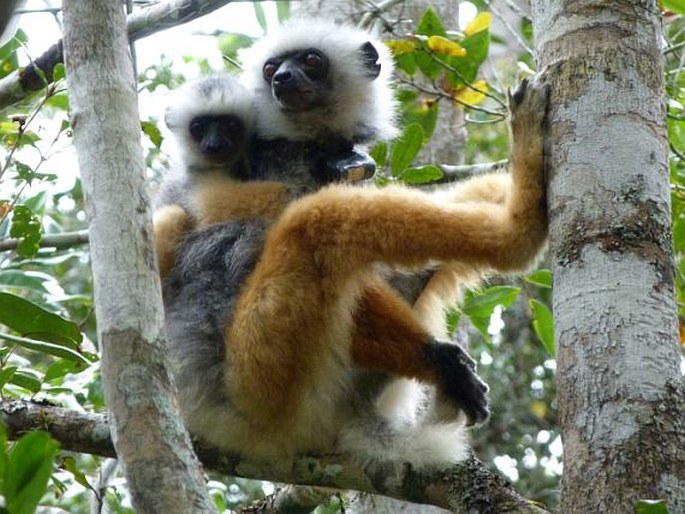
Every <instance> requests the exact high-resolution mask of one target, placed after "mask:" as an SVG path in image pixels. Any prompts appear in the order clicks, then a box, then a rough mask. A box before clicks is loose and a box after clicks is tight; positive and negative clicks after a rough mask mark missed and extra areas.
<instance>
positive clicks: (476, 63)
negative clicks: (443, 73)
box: [444, 30, 490, 87]
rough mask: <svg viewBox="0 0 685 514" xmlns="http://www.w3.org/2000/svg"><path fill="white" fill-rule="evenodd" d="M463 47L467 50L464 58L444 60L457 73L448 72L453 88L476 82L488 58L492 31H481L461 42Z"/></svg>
mask: <svg viewBox="0 0 685 514" xmlns="http://www.w3.org/2000/svg"><path fill="white" fill-rule="evenodd" d="M460 43H461V46H462V47H463V48H464V50H466V55H464V56H462V57H449V58H446V59H444V60H445V61H446V62H447V63H448V64H449V65H450V66H452V67H453V68H455V69H456V70H457V73H452V72H448V73H447V78H448V80H449V83H450V85H451V86H452V87H457V86H459V85H464V84H471V83H472V82H473V81H474V80H476V76H477V75H478V70H479V69H480V66H481V64H483V62H484V61H485V59H486V58H487V57H488V49H489V48H490V31H489V30H481V31H480V32H476V33H475V34H471V35H470V36H468V37H465V38H464V39H462V40H461V42H460Z"/></svg>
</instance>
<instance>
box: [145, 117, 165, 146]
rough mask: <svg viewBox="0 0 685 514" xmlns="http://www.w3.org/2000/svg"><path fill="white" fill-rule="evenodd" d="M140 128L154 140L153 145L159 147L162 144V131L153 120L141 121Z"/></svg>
mask: <svg viewBox="0 0 685 514" xmlns="http://www.w3.org/2000/svg"><path fill="white" fill-rule="evenodd" d="M140 128H141V130H142V131H143V134H145V135H146V136H147V138H148V139H149V140H150V141H151V142H152V144H153V145H155V147H157V148H159V147H161V146H162V141H163V140H164V138H163V137H162V132H161V131H160V130H159V127H158V126H157V125H155V124H154V123H152V122H151V121H141V122H140Z"/></svg>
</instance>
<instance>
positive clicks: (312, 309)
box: [155, 88, 547, 439]
mask: <svg viewBox="0 0 685 514" xmlns="http://www.w3.org/2000/svg"><path fill="white" fill-rule="evenodd" d="M524 92H525V88H524ZM517 101H518V102H519V103H521V102H522V98H519V99H518V100H517V99H516V98H515V99H513V100H512V102H513V103H514V105H513V106H512V107H513V109H512V133H513V138H514V141H513V145H512V152H511V156H510V174H508V175H500V174H498V175H487V176H482V177H477V178H473V179H471V180H469V181H467V182H465V183H462V184H459V185H457V186H456V187H454V188H452V189H451V190H450V191H448V192H446V193H441V194H437V195H431V194H428V193H424V192H420V191H416V190H411V189H407V188H404V187H397V186H390V187H386V188H383V189H376V188H372V187H368V188H363V187H349V186H343V185H334V186H330V187H327V188H325V189H322V190H320V191H318V192H316V193H313V194H310V195H307V196H305V197H303V198H301V199H299V200H296V201H294V202H290V199H289V196H288V186H287V185H285V184H278V183H273V182H243V183H239V182H235V181H230V180H228V179H223V180H222V179H217V178H213V179H212V180H210V181H207V182H205V183H201V184H200V185H199V186H198V188H197V190H196V191H195V192H194V193H193V196H194V202H193V203H194V205H195V206H196V207H197V213H196V220H197V224H196V226H197V227H198V228H202V227H203V226H206V225H208V224H211V223H217V222H222V221H229V220H232V219H237V218H241V217H244V218H250V217H259V216H264V217H267V218H269V219H273V220H274V221H273V224H272V225H271V228H270V230H269V232H268V235H267V239H266V242H265V245H264V248H263V251H262V254H261V257H260V259H259V261H258V263H257V265H256V268H255V270H254V272H253V273H252V274H251V275H250V277H249V278H248V280H247V281H246V283H245V284H243V287H242V291H241V294H240V298H239V300H238V304H237V307H236V309H235V312H234V315H233V318H232V322H231V323H230V324H229V325H227V326H226V327H225V338H224V340H225V341H226V344H227V345H228V347H227V354H228V355H230V356H231V366H232V370H231V373H230V374H227V375H226V384H225V386H226V388H227V393H228V397H230V398H231V399H232V401H233V402H234V404H235V406H236V408H237V409H238V411H239V412H241V413H242V414H243V415H244V416H246V417H247V418H249V419H250V420H251V422H252V423H254V425H255V426H259V427H262V428H263V430H265V431H266V435H265V437H269V436H270V435H272V436H273V437H274V438H276V439H278V438H279V437H282V433H283V431H284V430H286V431H287V430H288V427H289V426H292V427H298V426H307V424H306V423H305V424H301V422H300V420H301V419H303V418H306V417H307V413H308V412H309V411H310V410H311V412H316V409H314V408H310V407H311V405H312V402H316V401H320V398H319V397H318V396H317V392H318V391H319V390H325V389H326V388H327V387H328V388H330V387H332V386H331V385H330V382H331V381H332V380H334V379H335V377H338V376H340V371H339V368H340V367H341V366H343V367H344V366H349V365H350V360H351V361H352V363H354V365H357V366H360V367H364V368H367V369H372V370H379V371H386V372H389V373H392V374H395V375H398V376H403V377H409V378H417V379H419V380H422V381H426V382H431V383H435V382H436V381H437V377H436V376H435V371H434V370H433V369H432V368H431V367H430V366H429V365H428V364H427V363H426V362H424V360H423V359H422V358H421V355H422V353H421V352H422V348H423V346H425V344H426V342H427V340H428V339H429V337H428V334H427V330H426V328H425V325H424V324H422V322H421V320H420V318H419V316H418V315H417V313H418V314H419V315H424V314H427V313H428V312H430V311H431V310H434V309H432V306H434V305H435V303H436V302H437V301H440V300H441V299H443V298H445V297H447V296H450V295H453V294H454V291H455V287H456V286H455V285H454V284H455V282H456V281H459V280H464V279H474V278H477V277H478V276H480V274H481V273H484V272H489V271H498V272H515V271H521V270H523V269H525V268H526V267H528V266H529V265H530V264H531V263H532V262H533V261H534V259H535V258H536V256H537V255H538V254H539V252H540V250H541V248H542V247H543V245H544V242H545V240H546V235H547V219H546V209H545V207H544V196H545V191H544V184H543V181H544V179H543V148H542V144H543V139H542V133H541V122H542V116H543V114H544V103H542V102H541V100H540V98H539V95H538V98H537V99H536V98H535V97H534V99H533V101H534V102H535V101H537V104H534V105H524V106H519V105H518V104H517V103H516V102H517ZM523 103H524V104H525V102H523ZM541 109H542V112H543V114H541V112H540V110H541ZM167 213H169V214H171V213H172V212H171V209H165V212H164V213H163V214H164V215H163V216H162V215H160V216H157V217H156V219H155V235H156V237H158V241H157V251H158V258H159V261H160V271H161V272H162V273H166V272H167V271H168V270H169V269H170V265H169V263H170V262H173V255H174V251H175V250H174V248H173V245H171V244H170V242H171V241H176V242H178V240H179V233H182V231H183V230H184V229H188V218H187V217H186V219H182V220H179V218H178V217H177V214H178V213H177V212H176V211H175V210H173V216H170V215H169V214H167ZM174 220H175V221H176V222H178V224H177V225H176V226H174ZM434 262H440V263H444V266H443V267H442V268H441V269H439V270H438V272H437V273H436V275H434V277H433V279H431V281H430V282H429V284H428V287H427V288H426V291H425V292H424V295H422V297H421V298H420V299H419V301H418V302H417V308H416V310H412V309H411V308H410V307H409V306H408V305H407V304H406V303H405V302H404V301H403V300H401V299H400V298H398V297H397V295H396V294H395V293H394V292H393V291H392V290H391V289H389V287H388V286H387V285H385V284H384V283H383V282H382V280H381V279H380V277H379V276H378V274H377V270H376V265H377V264H378V263H383V264H389V265H392V266H402V267H407V268H420V267H425V266H427V265H430V264H432V263H434ZM450 284H452V285H450ZM269 320H274V322H270V321H269Z"/></svg>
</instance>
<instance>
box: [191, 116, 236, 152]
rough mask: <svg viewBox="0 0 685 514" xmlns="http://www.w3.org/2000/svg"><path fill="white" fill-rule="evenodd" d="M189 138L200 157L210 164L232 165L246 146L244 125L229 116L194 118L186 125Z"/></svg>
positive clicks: (234, 117)
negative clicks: (200, 154)
mask: <svg viewBox="0 0 685 514" xmlns="http://www.w3.org/2000/svg"><path fill="white" fill-rule="evenodd" d="M188 130H189V131H190V137H192V138H193V141H195V143H196V144H197V145H198V147H199V149H200V151H201V152H202V155H203V156H204V157H205V158H206V159H207V160H208V161H209V162H212V163H217V164H222V163H223V164H225V163H233V162H236V161H238V160H239V159H240V158H242V156H243V154H244V153H245V150H246V146H247V131H246V130H245V124H244V123H243V122H242V121H241V120H240V118H238V117H237V116H233V115H230V114H221V115H209V114H207V115H201V116H195V117H194V118H193V119H192V120H190V124H189V125H188Z"/></svg>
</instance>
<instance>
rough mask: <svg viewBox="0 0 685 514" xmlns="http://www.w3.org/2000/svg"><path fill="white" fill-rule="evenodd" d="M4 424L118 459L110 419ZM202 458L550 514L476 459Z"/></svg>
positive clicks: (409, 497) (474, 506)
mask: <svg viewBox="0 0 685 514" xmlns="http://www.w3.org/2000/svg"><path fill="white" fill-rule="evenodd" d="M0 421H2V422H3V423H4V424H5V426H6V427H7V430H8V433H9V437H10V438H11V439H16V438H18V437H20V436H21V435H22V434H24V433H26V432H29V431H32V430H45V431H47V432H49V433H50V434H51V435H52V437H54V438H55V439H57V440H58V441H59V442H60V443H61V445H62V449H64V450H69V451H75V452H79V453H90V454H94V455H100V456H103V457H113V456H115V454H114V447H113V445H112V441H111V439H110V437H109V426H108V423H107V418H106V416H105V415H104V414H90V413H82V412H76V411H73V410H67V409H63V408H60V407H55V406H52V405H41V404H37V403H32V402H28V401H21V400H4V401H1V402H0ZM197 454H198V456H199V457H200V460H201V461H202V463H203V464H204V466H205V468H206V469H208V470H212V471H217V472H219V473H222V474H225V475H231V476H241V477H245V478H256V479H262V480H271V481H276V482H282V483H292V484H304V485H318V486H326V487H335V488H337V489H356V490H358V491H365V492H369V493H374V494H382V495H386V496H392V497H394V498H398V499H401V500H405V501H411V502H416V503H427V504H431V505H436V506H438V507H442V508H445V509H449V510H451V511H453V512H498V513H530V514H542V513H545V512H547V511H545V510H543V509H541V508H539V507H537V506H536V505H534V504H532V503H531V502H529V501H528V500H526V499H525V498H523V497H521V496H520V495H519V494H518V493H516V492H515V491H514V490H513V489H512V488H511V487H510V486H509V484H507V483H506V482H505V481H504V480H503V479H501V478H500V477H498V476H497V475H495V474H493V473H491V472H490V471H489V470H488V469H487V468H486V467H485V466H484V465H483V464H482V463H481V462H480V461H479V460H478V459H476V458H475V457H471V458H470V459H469V460H467V461H466V462H463V463H460V464H458V465H455V466H452V467H450V468H446V469H441V470H436V471H422V472H418V471H415V470H412V469H411V468H410V466H409V465H405V466H391V465H367V466H360V465H359V464H358V463H355V462H352V461H350V460H346V459H345V457H343V456H342V455H325V456H320V457H313V456H311V457H310V456H306V457H301V458H299V459H297V460H295V461H294V462H291V463H278V464H273V465H265V464H261V465H260V464H256V463H254V462H249V461H247V460H244V459H242V458H241V457H239V456H236V455H225V454H222V453H220V451H219V450H217V449H216V448H210V447H206V446H198V447H197Z"/></svg>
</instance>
